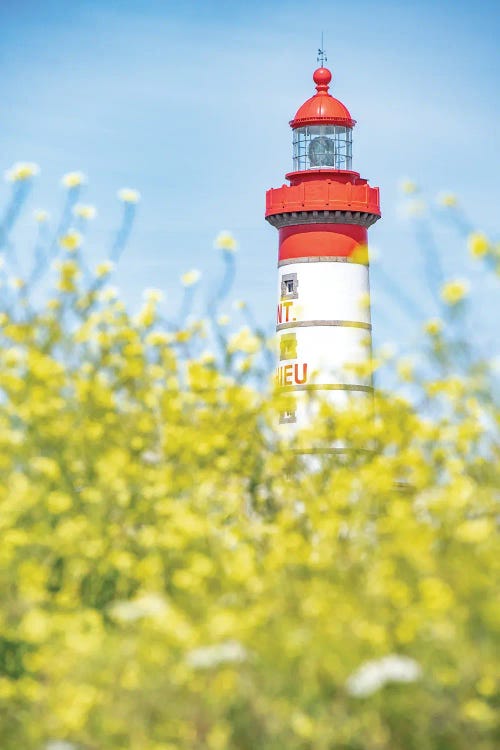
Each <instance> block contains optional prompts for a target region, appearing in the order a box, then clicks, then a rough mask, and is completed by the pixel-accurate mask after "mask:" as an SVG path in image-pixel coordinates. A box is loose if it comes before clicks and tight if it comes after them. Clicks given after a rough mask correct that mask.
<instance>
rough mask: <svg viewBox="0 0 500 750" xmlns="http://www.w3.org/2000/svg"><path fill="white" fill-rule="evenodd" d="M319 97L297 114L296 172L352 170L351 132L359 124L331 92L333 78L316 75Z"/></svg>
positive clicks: (324, 73)
mask: <svg viewBox="0 0 500 750" xmlns="http://www.w3.org/2000/svg"><path fill="white" fill-rule="evenodd" d="M313 80H314V83H315V84H316V94H314V96H312V97H311V98H310V99H308V100H307V101H306V102H304V104H303V105H302V106H301V107H300V108H299V109H298V110H297V113H296V115H295V117H294V118H293V120H291V122H290V126H291V127H292V130H293V170H294V172H299V171H304V170H308V169H314V170H316V169H338V170H342V171H350V170H351V169H352V129H353V127H354V125H355V124H356V121H355V120H353V119H352V117H351V115H350V113H349V110H348V109H347V107H345V106H344V104H342V102H340V101H339V100H338V99H335V98H334V97H333V96H332V95H331V94H330V93H329V92H328V88H329V84H330V81H331V80H332V74H331V72H330V71H329V70H328V69H327V68H318V69H317V70H315V71H314V74H313Z"/></svg>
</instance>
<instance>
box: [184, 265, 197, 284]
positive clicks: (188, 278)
mask: <svg viewBox="0 0 500 750" xmlns="http://www.w3.org/2000/svg"><path fill="white" fill-rule="evenodd" d="M200 279H201V271H198V270H197V269H196V268H193V270H192V271H187V272H186V273H184V274H183V275H182V276H181V284H182V285H183V286H193V285H194V284H197V283H198V282H199V280H200Z"/></svg>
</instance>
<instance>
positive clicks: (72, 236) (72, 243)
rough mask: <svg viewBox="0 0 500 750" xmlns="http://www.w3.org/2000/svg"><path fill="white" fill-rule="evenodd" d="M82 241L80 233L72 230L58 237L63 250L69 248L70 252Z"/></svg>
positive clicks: (76, 248)
mask: <svg viewBox="0 0 500 750" xmlns="http://www.w3.org/2000/svg"><path fill="white" fill-rule="evenodd" d="M82 241H83V238H82V235H81V234H80V233H79V232H75V231H74V230H70V231H69V232H67V233H66V234H64V235H63V236H62V237H60V238H59V244H60V246H61V247H63V248H64V249H65V250H69V251H70V252H74V251H75V250H78V248H79V247H80V246H81V244H82Z"/></svg>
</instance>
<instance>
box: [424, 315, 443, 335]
mask: <svg viewBox="0 0 500 750" xmlns="http://www.w3.org/2000/svg"><path fill="white" fill-rule="evenodd" d="M442 330H443V324H442V322H441V321H440V320H439V318H430V320H428V321H427V322H426V323H425V325H424V331H425V332H426V333H428V334H429V336H437V335H438V334H440V333H441V331H442Z"/></svg>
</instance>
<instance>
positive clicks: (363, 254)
mask: <svg viewBox="0 0 500 750" xmlns="http://www.w3.org/2000/svg"><path fill="white" fill-rule="evenodd" d="M349 260H350V262H351V263H360V264H361V265H363V266H367V265H368V246H367V245H358V247H357V248H356V249H355V250H354V252H353V253H352V255H351V257H350V259H349Z"/></svg>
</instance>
